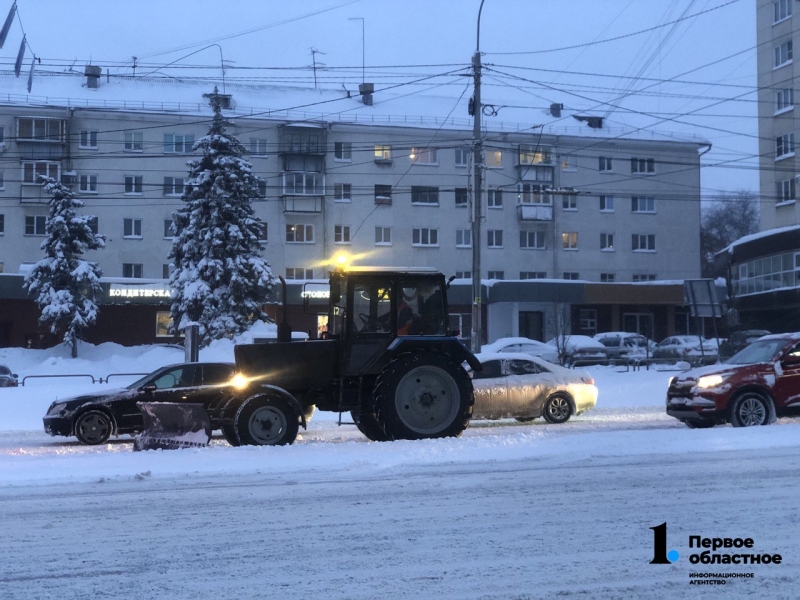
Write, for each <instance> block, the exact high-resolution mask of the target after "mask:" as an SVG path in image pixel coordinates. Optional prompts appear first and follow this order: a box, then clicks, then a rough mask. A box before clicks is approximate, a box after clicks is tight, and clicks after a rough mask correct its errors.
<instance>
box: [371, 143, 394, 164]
mask: <svg viewBox="0 0 800 600" xmlns="http://www.w3.org/2000/svg"><path fill="white" fill-rule="evenodd" d="M375 160H376V161H383V160H392V147H391V146H387V145H385V144H376V145H375Z"/></svg>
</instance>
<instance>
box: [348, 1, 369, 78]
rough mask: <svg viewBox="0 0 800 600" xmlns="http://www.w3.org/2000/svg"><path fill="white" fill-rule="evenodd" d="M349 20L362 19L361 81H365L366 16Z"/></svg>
mask: <svg viewBox="0 0 800 600" xmlns="http://www.w3.org/2000/svg"><path fill="white" fill-rule="evenodd" d="M347 20H348V21H361V83H365V82H366V81H367V79H366V77H365V75H364V72H365V66H364V65H365V61H364V57H365V52H364V17H350V18H349V19H347Z"/></svg>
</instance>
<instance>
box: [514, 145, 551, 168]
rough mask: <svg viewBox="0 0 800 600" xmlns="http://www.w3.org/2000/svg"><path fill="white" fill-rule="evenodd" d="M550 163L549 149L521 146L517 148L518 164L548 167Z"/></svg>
mask: <svg viewBox="0 0 800 600" xmlns="http://www.w3.org/2000/svg"><path fill="white" fill-rule="evenodd" d="M550 163H551V154H550V148H546V147H542V146H538V145H537V146H531V145H528V144H522V145H521V146H520V147H519V164H521V165H549V164H550Z"/></svg>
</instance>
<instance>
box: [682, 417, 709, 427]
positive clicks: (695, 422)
mask: <svg viewBox="0 0 800 600" xmlns="http://www.w3.org/2000/svg"><path fill="white" fill-rule="evenodd" d="M681 422H682V423H683V424H684V425H686V426H687V427H688V428H689V429H710V428H711V427H713V426H714V425H716V423H715V422H714V421H708V420H706V419H682V420H681Z"/></svg>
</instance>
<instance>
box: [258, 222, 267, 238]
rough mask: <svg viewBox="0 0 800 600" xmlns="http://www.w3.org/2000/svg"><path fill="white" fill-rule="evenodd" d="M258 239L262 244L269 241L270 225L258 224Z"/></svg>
mask: <svg viewBox="0 0 800 600" xmlns="http://www.w3.org/2000/svg"><path fill="white" fill-rule="evenodd" d="M258 239H259V240H261V241H262V242H266V241H267V240H269V223H266V222H264V221H262V222H261V223H259V224H258Z"/></svg>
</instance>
